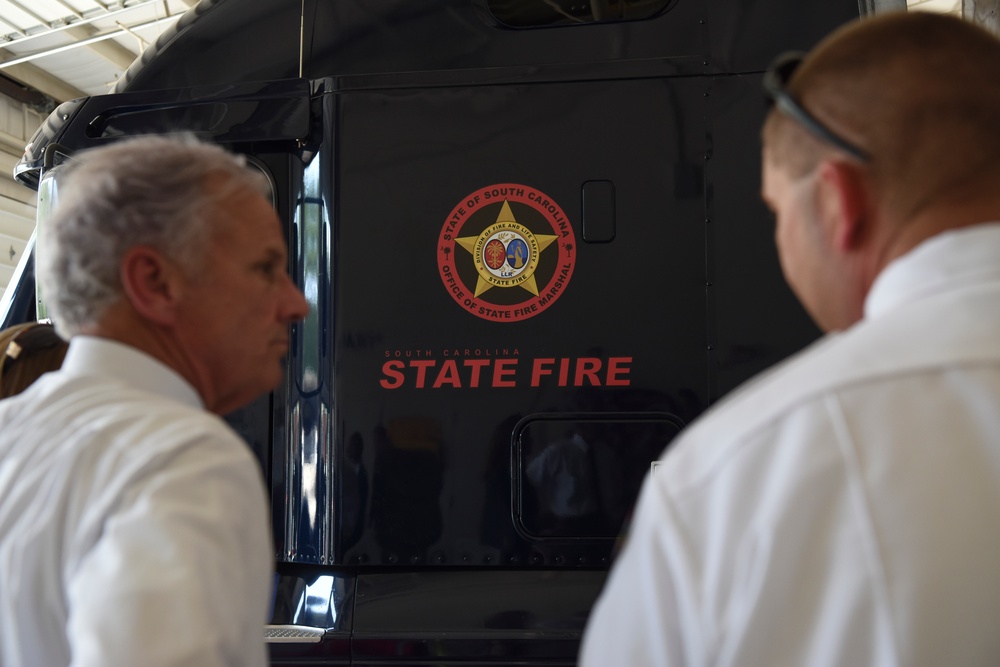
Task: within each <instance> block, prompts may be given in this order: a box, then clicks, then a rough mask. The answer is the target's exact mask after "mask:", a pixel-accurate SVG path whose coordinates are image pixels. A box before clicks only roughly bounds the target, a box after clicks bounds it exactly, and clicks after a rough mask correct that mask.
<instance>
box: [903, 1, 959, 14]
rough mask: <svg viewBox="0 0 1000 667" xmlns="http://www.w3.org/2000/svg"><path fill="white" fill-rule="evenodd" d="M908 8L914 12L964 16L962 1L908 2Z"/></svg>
mask: <svg viewBox="0 0 1000 667" xmlns="http://www.w3.org/2000/svg"><path fill="white" fill-rule="evenodd" d="M906 8H907V9H908V10H909V11H911V12H913V11H919V12H937V13H938V14H954V15H955V16H961V15H962V0H906Z"/></svg>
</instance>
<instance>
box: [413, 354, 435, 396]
mask: <svg viewBox="0 0 1000 667" xmlns="http://www.w3.org/2000/svg"><path fill="white" fill-rule="evenodd" d="M434 363H435V362H434V361H433V360H428V361H411V362H410V368H416V369H417V389H423V388H424V382H425V381H426V380H427V369H428V368H430V367H431V366H433V365H434Z"/></svg>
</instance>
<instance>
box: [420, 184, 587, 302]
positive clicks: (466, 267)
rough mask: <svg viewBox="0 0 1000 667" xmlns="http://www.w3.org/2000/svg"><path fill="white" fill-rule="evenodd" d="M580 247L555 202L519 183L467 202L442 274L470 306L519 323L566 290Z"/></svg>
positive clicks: (441, 244)
mask: <svg viewBox="0 0 1000 667" xmlns="http://www.w3.org/2000/svg"><path fill="white" fill-rule="evenodd" d="M575 246H576V237H575V236H574V234H573V226H572V225H571V224H570V222H569V220H568V219H567V217H566V214H565V213H564V212H563V210H562V208H561V207H560V206H559V205H558V204H556V202H555V201H554V200H553V199H552V198H551V197H549V196H548V195H546V194H545V193H543V192H541V191H539V190H537V189H535V188H532V187H529V186H527V185H520V184H517V183H503V184H498V185H490V186H487V187H485V188H481V189H479V190H476V191H475V192H472V193H470V194H469V195H468V196H467V197H465V198H463V199H462V201H461V202H460V203H459V204H458V205H457V206H455V208H454V209H453V210H452V212H451V214H450V215H449V216H448V218H447V220H445V223H444V226H443V227H442V228H441V236H440V238H439V239H438V269H439V270H440V273H441V280H442V281H443V282H444V286H445V289H447V290H448V293H449V294H451V297H452V298H453V299H454V300H455V302H456V303H457V304H458V305H460V306H461V307H462V308H464V309H465V310H467V311H468V312H470V313H472V314H473V315H476V316H477V317H481V318H483V319H486V320H491V321H494V322H516V321H518V320H525V319H528V318H529V317H534V316H535V315H538V314H539V313H541V312H542V311H544V310H546V309H547V308H548V307H549V306H551V305H552V304H553V303H555V301H556V300H557V299H558V298H559V297H560V296H562V294H563V292H565V291H566V286H567V284H568V283H569V280H570V278H571V277H572V275H573V266H574V264H575V263H576V255H575Z"/></svg>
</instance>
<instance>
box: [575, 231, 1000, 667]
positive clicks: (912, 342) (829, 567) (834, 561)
mask: <svg viewBox="0 0 1000 667" xmlns="http://www.w3.org/2000/svg"><path fill="white" fill-rule="evenodd" d="M626 540H627V541H626V544H625V548H624V550H623V551H622V553H621V554H620V556H619V557H618V559H617V560H616V562H615V563H614V566H613V568H612V572H611V574H610V576H609V579H608V582H607V584H606V586H605V589H604V591H603V592H602V594H601V597H600V598H599V600H598V602H597V605H596V606H595V609H594V611H593V613H592V615H591V617H590V620H589V622H588V626H587V630H586V632H585V636H584V641H583V646H582V651H581V665H583V666H584V667H612V666H622V667H642V666H644V665H657V666H670V665H719V666H731V665H732V666H735V665H739V666H741V667H753V666H757V665H760V666H765V665H766V666H767V667H775V666H780V665H790V666H791V665H794V666H796V667H801V666H803V665H808V666H821V665H845V666H846V665H849V666H851V667H859V666H864V665H873V666H874V665H878V666H880V667H881V666H894V665H900V666H906V667H919V666H922V665H926V666H927V667H939V666H941V665H949V666H953V665H977V666H978V665H1000V224H983V225H977V226H975V227H971V228H966V229H961V230H955V231H951V232H948V233H946V234H942V235H940V236H937V237H935V238H933V239H931V240H929V241H927V242H925V243H923V244H921V245H920V246H919V247H918V248H916V249H915V250H913V251H912V252H910V253H909V254H907V255H906V256H904V257H902V258H900V259H898V260H896V261H895V262H893V263H891V264H890V265H889V266H888V267H887V268H886V269H885V270H884V271H883V273H882V274H881V275H880V276H879V278H878V279H877V281H876V283H875V285H874V286H873V289H872V290H871V292H870V294H869V296H868V299H867V300H866V303H865V317H864V319H863V320H862V321H861V322H860V323H858V324H857V325H855V326H854V327H852V328H851V329H849V330H848V331H846V332H844V333H842V334H837V335H829V336H826V337H824V338H823V339H821V340H820V341H818V342H817V343H816V344H814V345H813V346H811V347H810V348H809V349H807V350H805V351H804V352H803V353H801V354H799V355H796V356H795V357H793V358H792V359H790V360H789V361H787V362H785V363H783V364H781V365H780V366H779V367H777V368H776V369H774V370H772V371H770V372H767V373H765V374H764V375H763V376H761V377H759V378H757V379H756V380H754V381H751V382H750V383H748V384H747V385H746V386H745V387H744V388H741V389H739V390H737V391H736V392H735V393H734V395H732V396H731V397H728V398H727V399H725V400H723V401H721V402H720V403H719V404H717V405H716V406H715V407H713V408H712V409H711V410H710V411H709V412H708V413H707V414H706V415H705V416H704V417H702V418H701V419H699V420H698V421H697V422H695V423H694V424H693V425H692V426H691V427H690V428H689V429H687V430H686V432H685V433H683V435H682V436H680V438H679V440H678V441H677V442H676V443H675V444H674V446H673V447H671V448H670V449H669V450H668V451H667V452H666V453H665V455H664V457H663V459H662V460H661V463H660V464H658V465H657V466H656V468H655V471H654V472H653V473H652V474H651V475H650V476H649V477H648V478H647V479H646V481H645V484H644V486H643V489H642V491H641V494H640V497H639V501H638V504H637V507H636V510H635V514H634V519H633V522H632V525H631V526H630V529H629V534H628V536H627V538H626Z"/></svg>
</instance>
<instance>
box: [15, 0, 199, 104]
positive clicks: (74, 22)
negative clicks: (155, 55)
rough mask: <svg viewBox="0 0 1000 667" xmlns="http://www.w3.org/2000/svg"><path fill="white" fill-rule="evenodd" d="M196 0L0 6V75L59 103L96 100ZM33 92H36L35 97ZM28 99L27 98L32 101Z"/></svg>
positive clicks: (29, 0) (76, 0)
mask: <svg viewBox="0 0 1000 667" xmlns="http://www.w3.org/2000/svg"><path fill="white" fill-rule="evenodd" d="M195 4H197V0H123V1H122V0H119V1H114V0H0V75H3V78H5V79H7V81H6V82H4V83H6V84H7V85H6V86H5V87H6V88H7V89H6V90H2V89H0V90H2V92H5V93H7V94H8V95H10V96H11V97H15V99H20V98H18V97H17V96H15V95H11V91H10V88H11V85H10V80H13V81H14V82H16V84H22V86H23V87H25V88H26V89H30V90H25V92H24V94H23V96H22V97H23V98H29V99H26V100H24V101H28V102H29V103H31V102H33V101H34V102H36V103H39V104H44V103H45V102H44V101H43V100H42V99H39V98H38V97H37V96H36V95H37V93H41V94H42V96H44V97H46V98H49V101H50V102H51V101H54V102H62V101H65V100H67V99H72V98H74V97H81V96H83V95H99V94H104V93H107V92H109V90H110V87H111V86H112V85H113V84H114V82H115V81H116V80H117V79H118V77H119V76H121V75H122V73H124V71H125V70H126V69H127V68H128V66H129V65H130V64H131V63H132V61H133V60H135V59H136V58H137V57H139V55H141V53H142V51H143V50H144V49H145V48H146V47H148V46H149V45H150V44H152V43H153V42H154V41H155V40H156V37H157V36H158V35H159V34H160V33H161V32H163V31H164V30H166V29H167V28H169V27H170V26H172V25H173V24H174V22H175V21H176V20H177V19H178V18H180V16H181V14H183V13H184V12H185V11H187V10H188V9H189V8H191V7H193V6H194V5H195ZM34 91H37V93H35V92H34ZM33 93H34V95H33Z"/></svg>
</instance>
